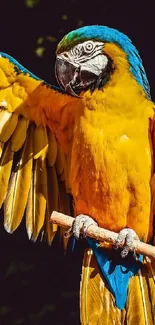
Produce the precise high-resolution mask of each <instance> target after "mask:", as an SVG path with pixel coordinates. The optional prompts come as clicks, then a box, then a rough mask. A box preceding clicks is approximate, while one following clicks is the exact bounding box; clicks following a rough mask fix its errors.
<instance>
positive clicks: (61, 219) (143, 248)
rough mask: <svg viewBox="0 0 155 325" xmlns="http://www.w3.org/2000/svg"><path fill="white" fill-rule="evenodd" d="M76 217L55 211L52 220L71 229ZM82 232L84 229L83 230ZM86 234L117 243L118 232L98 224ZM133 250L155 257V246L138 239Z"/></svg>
mask: <svg viewBox="0 0 155 325" xmlns="http://www.w3.org/2000/svg"><path fill="white" fill-rule="evenodd" d="M74 220H75V219H74V218H72V217H70V216H67V215H64V214H62V213H59V212H56V211H53V213H52V215H51V218H50V221H51V222H52V223H55V224H57V225H59V226H61V227H63V228H66V229H69V228H71V227H72V224H73V221H74ZM81 232H82V230H81ZM86 235H87V236H89V237H91V238H94V239H96V240H99V241H106V242H108V243H111V244H112V245H115V243H116V240H117V236H118V234H117V233H116V232H113V231H109V230H107V229H104V228H100V227H98V226H95V225H92V226H90V227H89V228H88V230H87V232H86ZM123 246H124V244H123V245H122V247H123ZM130 250H131V251H135V252H136V253H138V254H143V255H146V256H148V257H150V258H154V259H155V247H154V246H152V245H149V244H146V243H142V242H140V241H138V240H134V241H133V243H132V246H131V247H130Z"/></svg>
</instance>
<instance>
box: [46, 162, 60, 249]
mask: <svg viewBox="0 0 155 325" xmlns="http://www.w3.org/2000/svg"><path fill="white" fill-rule="evenodd" d="M58 198H59V189H58V180H57V175H56V171H55V166H52V167H49V168H48V199H47V214H46V235H47V240H48V243H49V244H51V242H52V240H53V238H54V236H55V233H56V231H57V225H55V224H52V223H50V222H49V219H50V216H51V213H52V212H53V211H54V210H55V211H58Z"/></svg>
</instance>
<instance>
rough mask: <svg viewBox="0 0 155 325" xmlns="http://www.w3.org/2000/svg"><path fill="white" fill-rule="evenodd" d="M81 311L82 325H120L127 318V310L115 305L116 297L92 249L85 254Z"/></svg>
mask: <svg viewBox="0 0 155 325" xmlns="http://www.w3.org/2000/svg"><path fill="white" fill-rule="evenodd" d="M80 312H81V324H82V325H87V324H90V325H95V324H97V325H103V324H104V325H113V324H115V325H120V324H124V320H125V314H126V313H125V310H122V311H121V310H120V309H118V308H117V307H116V306H115V299H114V297H113V295H112V294H111V293H110V291H109V290H108V288H107V285H106V282H105V281H103V280H102V278H101V276H100V272H99V269H98V265H97V263H96V260H95V257H94V255H93V253H92V250H91V249H87V250H86V251H85V254H84V260H83V266H82V278H81V285H80ZM135 324H136V323H135ZM124 325H125V324H124Z"/></svg>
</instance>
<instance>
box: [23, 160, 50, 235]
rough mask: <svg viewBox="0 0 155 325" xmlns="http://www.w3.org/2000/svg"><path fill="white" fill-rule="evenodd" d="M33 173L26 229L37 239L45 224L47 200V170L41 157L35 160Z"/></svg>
mask: <svg viewBox="0 0 155 325" xmlns="http://www.w3.org/2000/svg"><path fill="white" fill-rule="evenodd" d="M33 165H34V166H33V174H32V179H31V187H30V191H29V196H28V204H27V209H26V229H27V233H28V236H29V238H31V239H32V240H33V241H35V240H36V239H37V237H38V235H39V233H40V230H41V229H42V227H43V225H44V220H45V212H46V200H47V171H46V165H45V163H44V162H43V161H42V160H41V159H36V160H34V161H33Z"/></svg>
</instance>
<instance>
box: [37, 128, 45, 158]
mask: <svg viewBox="0 0 155 325" xmlns="http://www.w3.org/2000/svg"><path fill="white" fill-rule="evenodd" d="M47 150H48V137H47V131H46V128H44V127H42V126H38V127H36V128H35V130H34V159H38V158H39V157H41V159H42V160H44V159H45V158H46V155H47Z"/></svg>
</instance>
